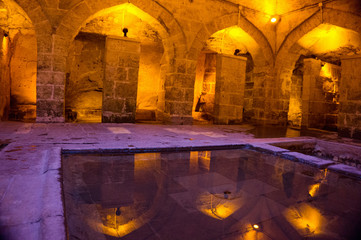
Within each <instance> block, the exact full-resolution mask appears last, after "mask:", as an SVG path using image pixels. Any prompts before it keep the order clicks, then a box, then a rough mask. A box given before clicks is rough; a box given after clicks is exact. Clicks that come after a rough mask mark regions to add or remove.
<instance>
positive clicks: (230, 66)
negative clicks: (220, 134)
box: [214, 54, 247, 124]
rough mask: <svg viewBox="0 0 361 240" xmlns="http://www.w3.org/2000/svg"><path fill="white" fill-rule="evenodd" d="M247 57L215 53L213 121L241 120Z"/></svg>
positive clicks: (232, 122) (220, 122)
mask: <svg viewBox="0 0 361 240" xmlns="http://www.w3.org/2000/svg"><path fill="white" fill-rule="evenodd" d="M246 63H247V58H244V57H236V56H232V55H224V54H218V55H217V69H216V91H215V101H214V115H215V117H214V123H216V124H237V123H240V122H242V118H243V105H244V104H243V103H244V90H245V81H246Z"/></svg>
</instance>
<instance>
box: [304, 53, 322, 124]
mask: <svg viewBox="0 0 361 240" xmlns="http://www.w3.org/2000/svg"><path fill="white" fill-rule="evenodd" d="M320 71H321V61H320V60H316V59H313V58H308V59H304V73H303V88H302V121H301V125H302V127H306V128H309V127H317V126H316V125H317V124H316V123H315V121H314V120H313V118H314V116H313V115H314V114H315V110H316V109H314V104H313V102H315V101H316V100H317V99H316V96H315V95H319V93H318V92H319V89H318V88H317V86H316V80H317V77H318V76H319V75H320Z"/></svg>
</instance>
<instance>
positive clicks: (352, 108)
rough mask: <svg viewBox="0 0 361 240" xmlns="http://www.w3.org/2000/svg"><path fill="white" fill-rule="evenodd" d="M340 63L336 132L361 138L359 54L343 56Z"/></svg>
mask: <svg viewBox="0 0 361 240" xmlns="http://www.w3.org/2000/svg"><path fill="white" fill-rule="evenodd" d="M341 65H342V73H341V84H340V111H339V114H338V134H339V136H341V137H351V138H356V139H361V84H360V82H361V75H360V71H359V68H360V66H361V55H355V56H349V57H345V58H343V59H342V60H341Z"/></svg>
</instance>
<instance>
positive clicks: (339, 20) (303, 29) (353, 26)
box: [276, 8, 361, 74]
mask: <svg viewBox="0 0 361 240" xmlns="http://www.w3.org/2000/svg"><path fill="white" fill-rule="evenodd" d="M360 22H361V17H360V16H358V15H355V14H352V13H348V12H344V11H340V10H336V9H331V8H325V9H324V10H323V13H321V11H317V12H316V13H314V14H312V15H311V16H310V17H309V18H307V19H306V20H305V21H303V22H302V23H301V24H300V25H298V27H296V28H295V29H293V30H292V31H291V32H290V33H289V34H288V35H287V36H286V38H285V40H284V41H283V43H282V44H281V46H280V48H279V50H278V52H277V53H276V68H277V69H278V74H280V71H281V68H287V69H289V68H291V69H293V66H294V64H295V62H296V61H297V59H298V57H299V55H300V54H302V53H303V51H304V50H303V49H302V48H301V47H300V46H295V43H296V42H297V41H298V40H299V39H300V38H301V37H302V36H304V35H305V34H307V33H308V32H310V31H312V30H313V29H314V28H316V27H318V26H319V25H321V24H323V23H328V24H331V25H335V26H338V27H343V28H347V29H350V30H353V31H355V32H358V33H361V25H360ZM293 47H295V49H293V50H292V51H290V50H291V48H293Z"/></svg>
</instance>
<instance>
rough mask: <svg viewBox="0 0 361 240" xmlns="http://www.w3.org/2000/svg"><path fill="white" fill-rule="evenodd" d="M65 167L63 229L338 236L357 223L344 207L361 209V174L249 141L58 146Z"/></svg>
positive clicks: (130, 235) (141, 235) (79, 235)
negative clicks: (228, 146)
mask: <svg viewBox="0 0 361 240" xmlns="http://www.w3.org/2000/svg"><path fill="white" fill-rule="evenodd" d="M63 169H64V173H63V175H64V199H65V206H66V219H67V224H68V233H69V236H68V237H69V239H120V238H127V239H149V238H154V236H157V238H160V239H197V240H198V239H264V238H266V239H300V238H305V237H311V236H321V235H322V236H326V239H330V238H334V239H338V238H340V237H341V236H343V235H345V232H347V234H348V235H347V236H352V234H354V233H356V232H357V231H358V229H359V227H360V226H359V225H358V222H357V221H354V220H353V218H351V217H350V218H348V215H345V214H344V213H345V212H352V213H354V214H355V215H356V216H359V214H361V206H360V205H359V202H360V201H361V184H360V181H356V180H350V179H348V178H345V177H340V176H339V175H338V174H335V173H332V172H331V173H330V172H327V170H319V169H315V168H312V167H310V166H307V165H302V164H298V163H295V162H291V161H288V160H284V159H280V158H278V157H276V156H271V155H263V154H260V153H257V152H253V151H247V150H218V151H200V152H176V153H145V154H134V155H131V154H129V155H127V154H123V155H65V156H64V157H63ZM320 191H322V195H320V194H319V193H320ZM343 202H347V204H342V203H343ZM336 210H337V211H339V212H338V213H337V211H336ZM330 224H333V225H332V227H328V226H329V225H330ZM255 225H258V226H259V228H257V227H254V226H255ZM344 226H347V229H346V230H345V227H344ZM330 236H332V237H330Z"/></svg>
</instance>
